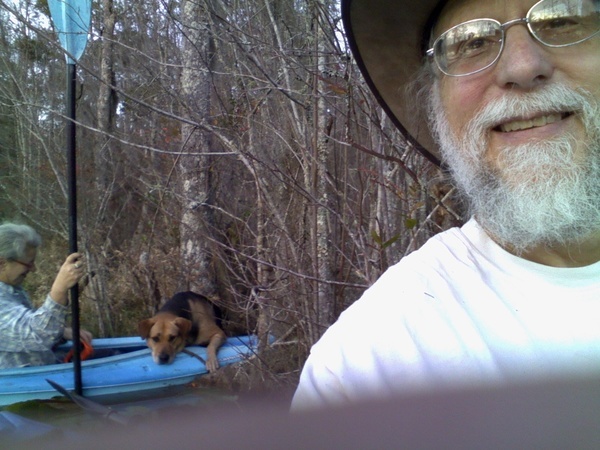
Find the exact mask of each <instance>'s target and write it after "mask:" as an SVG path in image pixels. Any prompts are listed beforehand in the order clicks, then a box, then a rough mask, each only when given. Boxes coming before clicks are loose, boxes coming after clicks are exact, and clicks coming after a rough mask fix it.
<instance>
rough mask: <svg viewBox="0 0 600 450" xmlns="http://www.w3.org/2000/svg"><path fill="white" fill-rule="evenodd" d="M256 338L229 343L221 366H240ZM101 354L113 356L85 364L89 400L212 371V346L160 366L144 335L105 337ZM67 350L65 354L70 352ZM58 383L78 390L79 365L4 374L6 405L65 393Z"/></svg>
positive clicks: (0, 384) (97, 343) (0, 400)
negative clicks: (209, 367) (209, 365)
mask: <svg viewBox="0 0 600 450" xmlns="http://www.w3.org/2000/svg"><path fill="white" fill-rule="evenodd" d="M257 345H258V339H257V338H256V336H237V337H230V338H228V339H227V341H226V342H225V344H223V346H222V347H221V348H220V349H219V353H218V359H219V364H220V365H221V366H226V365H229V364H233V363H237V362H240V361H242V360H245V359H247V358H249V357H251V356H252V355H254V354H255V352H256V350H257ZM92 346H93V347H94V353H95V354H109V355H110V356H103V357H99V358H94V359H90V360H87V361H83V362H82V363H81V380H82V388H83V396H84V397H99V396H105V395H114V394H132V393H138V392H142V391H149V390H153V389H160V388H165V387H169V386H177V385H182V384H186V383H189V382H191V381H193V380H194V378H196V377H198V376H199V375H203V374H206V373H208V370H207V369H206V366H205V364H204V362H203V361H205V360H206V348H205V347H200V346H191V347H186V350H188V351H190V352H191V353H193V354H194V355H196V356H197V357H194V356H192V355H190V354H186V353H180V354H178V355H177V357H176V358H175V360H174V361H173V363H172V364H168V365H159V364H156V363H155V362H154V361H153V360H152V355H151V353H150V349H148V348H147V347H146V342H145V341H144V340H142V339H141V338H140V337H139V336H135V337H121V338H103V339H94V340H93V341H92ZM68 348H69V347H68V346H64V347H63V350H65V349H66V350H68ZM46 379H49V380H52V381H54V382H55V383H58V384H59V385H61V386H63V387H64V388H65V389H66V390H68V391H72V390H73V389H74V374H73V363H64V364H52V365H47V366H37V367H23V368H18V369H2V370H0V406H4V405H10V404H13V403H17V402H23V401H27V400H43V399H49V398H52V397H56V396H57V395H59V394H58V393H57V392H56V391H55V390H54V389H53V388H52V387H51V386H50V384H49V383H48V382H47V381H46Z"/></svg>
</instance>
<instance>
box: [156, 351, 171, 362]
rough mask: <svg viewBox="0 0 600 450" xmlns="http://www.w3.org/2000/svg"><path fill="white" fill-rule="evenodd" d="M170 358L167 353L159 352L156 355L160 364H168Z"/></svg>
mask: <svg viewBox="0 0 600 450" xmlns="http://www.w3.org/2000/svg"><path fill="white" fill-rule="evenodd" d="M169 359H170V355H169V354H168V353H161V354H160V355H159V356H158V362H159V363H160V364H168V363H169Z"/></svg>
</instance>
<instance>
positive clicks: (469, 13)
mask: <svg viewBox="0 0 600 450" xmlns="http://www.w3.org/2000/svg"><path fill="white" fill-rule="evenodd" d="M535 3H537V0H449V1H448V2H446V4H445V5H444V7H443V8H442V10H441V12H440V14H439V16H438V20H437V21H436V25H435V30H434V31H435V33H434V34H435V36H437V35H439V34H440V33H442V32H443V31H445V30H447V29H448V28H451V27H453V26H454V25H457V24H459V23H461V22H464V21H466V20H471V19H477V18H482V17H486V18H490V19H496V20H499V21H504V20H508V18H506V17H505V16H507V15H511V14H519V15H520V14H524V13H525V12H527V11H528V10H529V8H531V7H532V6H533V5H534V4H535ZM513 11H514V12H513ZM510 18H513V17H512V16H511V17H510Z"/></svg>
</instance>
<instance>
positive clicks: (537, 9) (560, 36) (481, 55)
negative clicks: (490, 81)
mask: <svg viewBox="0 0 600 450" xmlns="http://www.w3.org/2000/svg"><path fill="white" fill-rule="evenodd" d="M524 21H525V20H518V19H517V20H511V21H510V22H507V23H506V24H504V25H502V24H500V22H498V21H496V20H493V19H475V20H470V21H468V22H464V23H461V24H459V25H456V26H454V27H452V28H450V29H449V30H448V31H446V32H445V33H443V34H442V35H441V36H440V37H439V38H438V39H437V40H436V42H435V44H434V48H433V54H434V58H435V61H436V63H437V64H438V66H439V68H440V70H442V72H444V73H446V74H447V75H453V76H460V75H469V74H472V73H475V72H479V71H481V70H483V69H485V68H487V67H489V66H491V65H492V64H494V63H495V62H496V60H497V59H498V58H499V56H500V53H501V52H502V48H503V45H504V44H503V41H504V33H505V29H506V28H508V27H509V26H511V25H514V24H517V23H521V22H524ZM526 21H527V26H528V28H529V31H530V32H531V34H532V36H533V37H534V38H535V39H537V40H538V41H539V42H541V43H542V44H544V45H546V46H550V47H562V46H568V45H573V44H577V43H579V42H582V41H585V40H587V39H589V38H591V37H592V36H594V35H596V34H598V32H599V31H600V1H598V0H542V1H540V2H538V3H536V4H535V5H534V6H533V7H532V8H531V9H530V10H529V12H528V13H527V20H526Z"/></svg>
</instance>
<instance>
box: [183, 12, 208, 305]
mask: <svg viewBox="0 0 600 450" xmlns="http://www.w3.org/2000/svg"><path fill="white" fill-rule="evenodd" d="M211 6H212V5H211V0H207V2H206V3H205V7H202V4H201V3H200V2H198V1H197V0H186V1H184V2H183V23H184V24H187V25H188V27H187V28H186V29H185V37H184V42H183V50H182V53H183V55H182V61H183V70H182V73H181V92H182V96H183V105H184V106H183V107H184V110H183V112H182V115H183V116H184V117H186V118H188V119H190V122H200V123H202V122H204V123H209V122H210V117H211V103H212V102H211V96H212V90H213V87H212V83H213V69H214V62H215V50H214V48H215V43H214V39H213V35H212V27H211V17H210V11H212V9H211ZM182 136H183V145H182V151H183V153H193V154H196V155H197V156H194V155H182V156H181V157H180V159H179V169H180V179H181V185H180V189H181V198H182V211H181V226H180V239H181V243H180V249H181V258H182V264H183V266H182V280H181V289H190V290H194V291H198V292H200V293H202V294H204V295H213V294H214V293H215V292H216V288H215V283H214V280H213V270H212V266H211V254H210V253H211V252H210V239H209V238H210V237H211V235H212V232H211V226H212V224H213V222H214V220H213V210H212V208H211V207H212V206H213V205H214V187H213V182H212V176H211V164H212V160H211V157H210V156H209V155H208V154H209V153H210V152H211V151H213V148H212V147H213V142H212V140H211V136H210V135H209V134H208V133H207V132H206V131H205V130H203V129H200V128H199V127H196V126H194V125H191V124H184V125H183V128H182Z"/></svg>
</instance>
